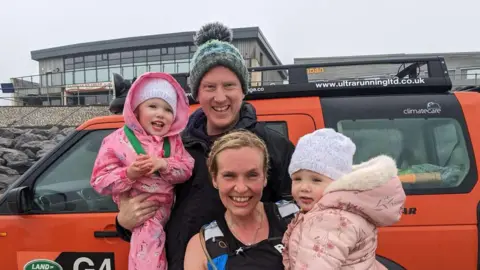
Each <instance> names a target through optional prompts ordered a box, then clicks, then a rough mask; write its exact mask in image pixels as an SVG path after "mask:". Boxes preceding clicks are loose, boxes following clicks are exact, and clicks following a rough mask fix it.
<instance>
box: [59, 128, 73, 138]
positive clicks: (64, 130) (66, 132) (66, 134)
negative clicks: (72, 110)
mask: <svg viewBox="0 0 480 270" xmlns="http://www.w3.org/2000/svg"><path fill="white" fill-rule="evenodd" d="M74 131H75V128H73V127H68V128H64V129H62V131H61V133H62V134H63V135H65V136H68V135H70V133H72V132H74Z"/></svg>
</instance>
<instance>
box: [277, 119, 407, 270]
mask: <svg viewBox="0 0 480 270" xmlns="http://www.w3.org/2000/svg"><path fill="white" fill-rule="evenodd" d="M355 150H356V146H355V144H354V143H353V142H352V141H351V140H350V139H349V138H347V137H345V136H344V135H342V134H341V133H337V132H335V131H334V130H333V129H328V128H327V129H320V130H317V131H315V132H313V133H310V134H307V135H305V136H303V137H302V138H300V140H299V141H298V143H297V146H296V148H295V151H294V153H293V155H292V159H291V162H290V165H289V168H288V170H289V173H290V175H291V178H292V195H293V197H294V199H295V201H296V202H297V204H298V206H299V207H300V209H301V211H300V212H299V213H298V214H297V216H296V217H295V218H294V219H293V220H292V222H291V223H290V224H289V226H288V229H287V231H286V232H285V234H284V237H283V244H284V246H285V249H284V250H283V264H284V266H285V269H286V270H300V269H302V270H304V269H362V270H364V269H386V268H385V267H384V266H383V265H382V264H380V263H379V262H378V261H377V260H376V259H375V250H376V248H377V227H379V226H389V225H392V224H394V223H396V222H397V221H399V220H400V217H401V215H402V210H403V205H404V202H405V192H404V190H403V188H402V184H401V182H400V180H399V178H398V176H397V166H396V163H395V161H394V160H393V159H392V158H390V157H388V156H385V155H380V156H377V157H374V158H372V159H370V160H368V161H366V162H364V163H361V164H359V165H353V155H354V153H355Z"/></svg>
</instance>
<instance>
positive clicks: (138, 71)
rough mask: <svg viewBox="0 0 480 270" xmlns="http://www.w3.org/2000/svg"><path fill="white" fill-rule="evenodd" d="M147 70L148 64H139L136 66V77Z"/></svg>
mask: <svg viewBox="0 0 480 270" xmlns="http://www.w3.org/2000/svg"><path fill="white" fill-rule="evenodd" d="M146 72H147V65H146V64H145V65H139V66H135V77H138V76H140V75H142V74H143V73H146Z"/></svg>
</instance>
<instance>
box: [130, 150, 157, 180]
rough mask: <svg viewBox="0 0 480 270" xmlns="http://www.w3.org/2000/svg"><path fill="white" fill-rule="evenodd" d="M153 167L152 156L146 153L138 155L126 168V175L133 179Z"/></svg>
mask: <svg viewBox="0 0 480 270" xmlns="http://www.w3.org/2000/svg"><path fill="white" fill-rule="evenodd" d="M153 167H154V163H153V160H152V158H150V157H149V156H146V155H139V156H138V157H137V159H136V160H135V162H133V163H132V164H131V165H130V166H128V168H127V177H128V178H129V179H131V180H135V179H138V178H140V177H141V176H144V175H145V174H147V173H148V172H149V171H151V170H152V168H153Z"/></svg>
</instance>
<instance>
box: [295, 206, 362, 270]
mask: <svg viewBox="0 0 480 270" xmlns="http://www.w3.org/2000/svg"><path fill="white" fill-rule="evenodd" d="M302 231H303V233H302V238H301V239H302V241H300V243H299V244H298V253H297V258H296V260H295V261H296V263H295V269H341V268H342V265H343V264H344V263H345V261H346V258H347V257H348V254H349V251H350V249H351V248H353V247H354V246H355V244H356V242H357V233H356V228H355V227H354V226H353V224H352V222H350V221H349V220H348V219H347V218H346V217H344V216H341V215H339V212H329V211H328V210H327V211H322V212H320V213H319V215H318V216H316V217H315V218H312V220H310V221H309V222H308V223H307V224H305V225H304V227H303V230H302ZM292 270H294V269H292Z"/></svg>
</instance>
